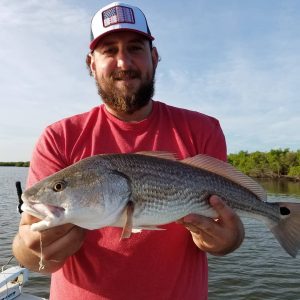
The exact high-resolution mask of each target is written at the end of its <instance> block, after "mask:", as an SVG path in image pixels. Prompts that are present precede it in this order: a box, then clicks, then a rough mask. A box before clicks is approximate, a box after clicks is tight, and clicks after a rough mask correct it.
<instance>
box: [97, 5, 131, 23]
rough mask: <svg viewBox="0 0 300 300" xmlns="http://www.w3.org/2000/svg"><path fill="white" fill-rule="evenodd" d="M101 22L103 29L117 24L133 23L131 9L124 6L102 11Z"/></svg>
mask: <svg viewBox="0 0 300 300" xmlns="http://www.w3.org/2000/svg"><path fill="white" fill-rule="evenodd" d="M102 20H103V26H104V27H108V26H111V25H114V24H119V23H130V24H134V23H135V20H134V13H133V10H132V8H130V7H126V6H114V7H111V8H109V9H107V10H105V11H103V12H102Z"/></svg>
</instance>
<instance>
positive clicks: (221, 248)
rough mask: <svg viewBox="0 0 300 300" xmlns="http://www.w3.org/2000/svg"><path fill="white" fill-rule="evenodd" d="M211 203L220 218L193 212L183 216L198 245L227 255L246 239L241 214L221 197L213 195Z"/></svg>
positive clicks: (208, 250)
mask: <svg viewBox="0 0 300 300" xmlns="http://www.w3.org/2000/svg"><path fill="white" fill-rule="evenodd" d="M209 202H210V205H211V206H212V208H213V209H214V210H215V211H216V212H217V214H218V218H217V219H211V218H207V217H204V216H200V215H195V214H191V215H188V216H186V217H184V218H182V219H181V220H180V221H179V223H181V224H183V225H184V226H185V227H186V228H187V229H188V230H189V231H190V232H191V234H192V237H193V240H194V243H195V244H196V245H197V247H198V248H199V249H201V250H203V251H205V252H208V253H210V254H213V255H225V254H228V253H230V252H232V251H234V250H235V249H237V248H238V247H239V246H240V245H241V243H242V242H243V240H244V236H245V232H244V226H243V223H242V222H241V220H240V218H239V216H238V215H237V214H236V213H235V212H234V211H233V210H232V209H231V208H230V207H228V206H227V205H226V204H225V203H224V202H223V201H222V200H221V199H220V198H219V197H217V196H211V197H210V199H209Z"/></svg>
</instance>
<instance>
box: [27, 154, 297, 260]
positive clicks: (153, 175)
mask: <svg viewBox="0 0 300 300" xmlns="http://www.w3.org/2000/svg"><path fill="white" fill-rule="evenodd" d="M211 195H217V196H219V197H221V198H222V199H223V200H224V201H225V203H226V204H227V205H228V206H230V207H231V208H233V209H234V210H235V211H236V212H237V213H238V214H239V215H241V216H247V217H252V218H256V219H260V220H262V221H263V222H264V223H265V224H266V225H267V226H268V227H269V229H270V230H271V231H272V233H273V234H274V236H275V237H276V238H277V240H278V241H279V243H280V244H281V246H282V247H283V248H284V249H285V250H286V251H287V252H288V253H289V254H290V255H291V256H293V257H296V255H297V252H298V250H299V249H300V204H297V203H285V202H278V203H269V202H267V195H266V192H265V190H264V189H263V188H262V187H261V186H260V185H259V184H258V183H257V182H255V181H254V180H253V179H251V178H250V177H248V176H246V175H244V174H243V173H241V172H239V171H238V170H236V169H235V168H234V167H233V166H231V165H230V164H228V163H225V162H223V161H220V160H217V159H215V158H212V157H209V156H206V155H197V156H194V157H191V158H186V159H184V160H181V161H179V160H177V159H176V158H175V157H174V156H173V155H171V154H168V153H161V152H149V153H148V152H147V153H136V154H110V155H96V156H92V157H89V158H86V159H83V160H81V161H79V162H77V163H75V164H74V165H71V166H69V167H67V168H65V169H63V170H61V171H59V172H57V173H55V174H53V175H51V176H49V177H47V178H45V179H43V180H41V181H40V182H38V183H36V184H35V185H33V186H32V187H30V188H29V189H27V190H26V191H25V192H24V193H23V195H22V199H23V201H24V204H23V205H22V209H23V211H25V212H27V213H29V214H31V215H33V216H36V217H37V218H40V219H41V221H39V222H37V223H35V224H32V225H31V229H32V230H37V231H42V230H45V229H48V228H51V227H54V226H57V225H61V224H65V223H73V224H75V225H78V226H80V227H83V228H87V229H98V228H102V227H106V226H116V227H121V228H123V232H122V234H121V237H122V238H126V237H129V236H130V234H131V232H134V231H135V230H141V229H148V230H150V229H151V230H155V229H160V228H159V225H163V224H168V223H171V222H174V221H176V220H179V219H181V218H183V217H184V216H186V215H188V214H191V213H194V214H200V215H203V216H207V217H211V218H217V217H218V216H217V215H216V212H215V211H214V210H213V209H212V208H211V206H210V205H209V201H208V199H209V197H210V196H211Z"/></svg>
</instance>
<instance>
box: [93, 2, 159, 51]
mask: <svg viewBox="0 0 300 300" xmlns="http://www.w3.org/2000/svg"><path fill="white" fill-rule="evenodd" d="M118 30H129V31H134V32H137V33H140V34H142V35H144V36H145V37H146V38H147V39H149V40H154V37H153V36H152V35H151V32H150V29H149V27H148V24H147V20H146V17H145V15H144V13H143V12H142V11H141V10H140V9H139V8H138V7H135V6H131V5H128V4H125V3H121V2H113V3H111V4H108V5H107V6H105V7H103V8H101V9H100V10H99V11H98V12H97V13H96V14H95V15H94V17H93V18H92V23H91V43H90V49H91V50H92V51H93V50H94V49H95V48H96V45H97V44H98V42H99V40H100V38H102V37H103V36H104V35H106V34H108V33H110V32H113V31H118Z"/></svg>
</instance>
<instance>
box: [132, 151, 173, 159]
mask: <svg viewBox="0 0 300 300" xmlns="http://www.w3.org/2000/svg"><path fill="white" fill-rule="evenodd" d="M135 154H139V155H145V156H153V157H157V158H163V159H168V160H178V158H177V156H176V154H174V153H170V152H167V151H140V152H136V153H135Z"/></svg>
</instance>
